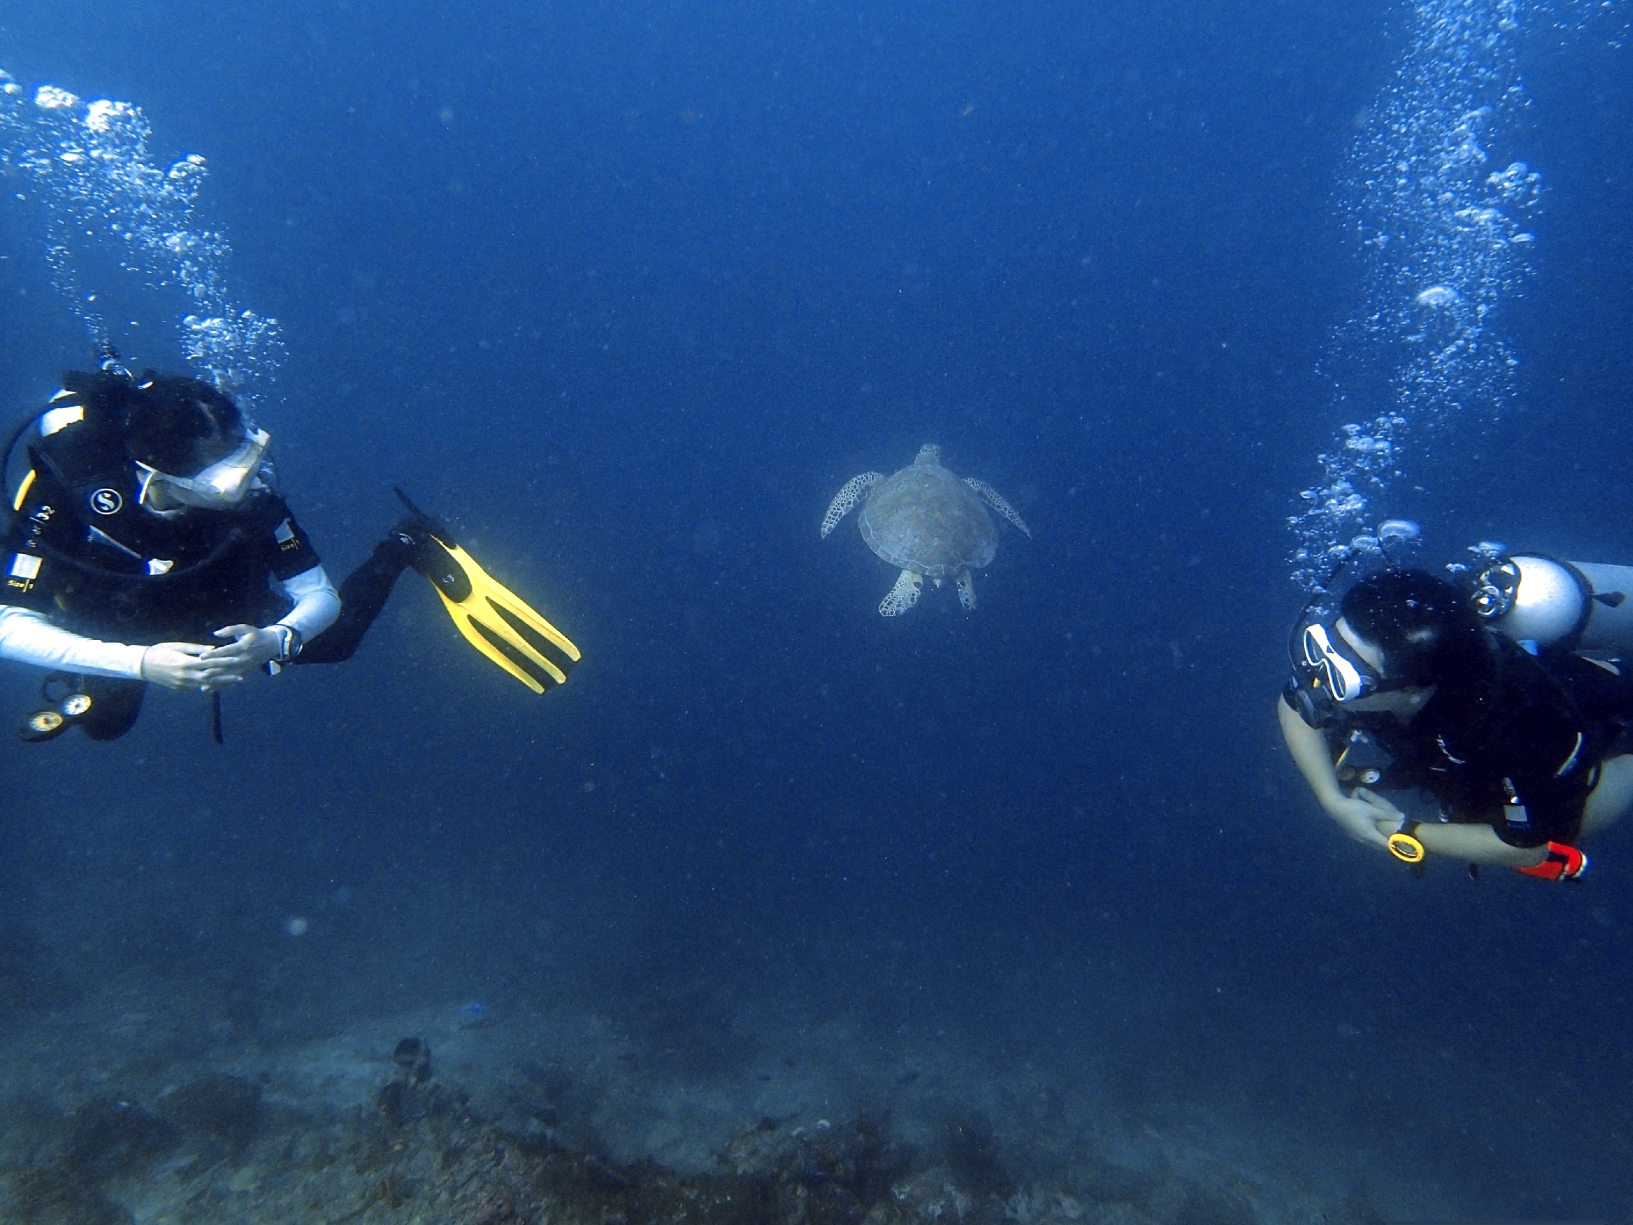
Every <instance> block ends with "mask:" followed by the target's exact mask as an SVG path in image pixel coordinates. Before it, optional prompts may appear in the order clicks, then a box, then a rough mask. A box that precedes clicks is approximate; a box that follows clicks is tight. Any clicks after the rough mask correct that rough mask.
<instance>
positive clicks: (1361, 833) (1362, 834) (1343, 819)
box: [1323, 787, 1405, 850]
mask: <svg viewBox="0 0 1633 1225" xmlns="http://www.w3.org/2000/svg"><path fill="white" fill-rule="evenodd" d="M1323 807H1324V808H1326V810H1327V815H1328V816H1330V817H1331V818H1332V819H1333V820H1334V821H1336V822H1338V825H1339V828H1341V829H1342V830H1343V831H1344V832H1345V833H1346V834H1348V835H1349V836H1350V837H1351V838H1354V839H1355V840H1356V841H1357V842H1365V843H1367V844H1368V845H1369V846H1376V847H1381V848H1382V849H1384V850H1388V849H1389V838H1388V836H1387V835H1386V834H1384V833H1383V832H1382V831H1381V830H1379V828H1378V825H1379V823H1380V822H1385V823H1392V824H1393V827H1394V829H1398V828H1400V822H1401V821H1402V820H1404V819H1405V818H1404V815H1403V814H1402V813H1401V810H1400V809H1398V808H1396V807H1395V806H1394V805H1393V804H1391V803H1390V802H1389V801H1388V800H1386V799H1384V798H1383V796H1381V795H1377V794H1375V793H1374V792H1371V791H1368V790H1367V789H1366V788H1365V787H1357V788H1356V789H1355V791H1354V792H1353V793H1352V794H1350V795H1347V796H1339V797H1338V798H1336V799H1333V800H1330V801H1328V802H1327V803H1326V804H1325V805H1323ZM1394 829H1392V830H1391V831H1390V832H1391V833H1392V832H1394Z"/></svg>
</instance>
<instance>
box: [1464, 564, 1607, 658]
mask: <svg viewBox="0 0 1633 1225" xmlns="http://www.w3.org/2000/svg"><path fill="white" fill-rule="evenodd" d="M1473 603H1474V609H1475V611H1476V612H1478V613H1479V614H1480V616H1481V617H1483V618H1485V620H1486V621H1487V623H1489V624H1490V625H1491V627H1492V628H1493V629H1495V630H1497V632H1498V633H1500V634H1502V635H1503V637H1505V638H1509V639H1512V640H1513V641H1515V642H1518V643H1520V644H1521V645H1522V646H1530V645H1531V644H1535V645H1536V646H1537V647H1556V648H1562V649H1564V650H1567V651H1575V652H1577V653H1578V654H1582V655H1601V656H1612V655H1626V654H1633V566H1605V565H1599V564H1597V563H1594V562H1580V561H1558V560H1556V559H1554V558H1552V557H1541V556H1539V555H1537V554H1534V553H1517V554H1513V555H1510V556H1504V557H1499V558H1496V559H1495V560H1494V561H1493V562H1492V563H1491V564H1490V565H1488V566H1487V567H1486V568H1485V569H1484V570H1482V571H1481V572H1480V574H1479V576H1478V577H1477V578H1476V579H1475V583H1474V596H1473Z"/></svg>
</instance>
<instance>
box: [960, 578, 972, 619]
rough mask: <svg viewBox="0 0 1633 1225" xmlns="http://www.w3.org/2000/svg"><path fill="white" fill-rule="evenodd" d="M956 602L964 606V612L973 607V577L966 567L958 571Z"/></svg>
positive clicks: (970, 610)
mask: <svg viewBox="0 0 1633 1225" xmlns="http://www.w3.org/2000/svg"><path fill="white" fill-rule="evenodd" d="M958 602H959V603H960V604H962V605H963V606H964V611H965V612H973V611H974V609H975V579H974V577H972V576H971V574H970V572H969V570H968V569H964V570H960V571H959V572H958Z"/></svg>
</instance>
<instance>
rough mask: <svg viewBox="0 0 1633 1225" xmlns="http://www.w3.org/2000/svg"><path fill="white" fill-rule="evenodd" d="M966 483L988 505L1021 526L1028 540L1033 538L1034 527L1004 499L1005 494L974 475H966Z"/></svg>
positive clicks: (1017, 525)
mask: <svg viewBox="0 0 1633 1225" xmlns="http://www.w3.org/2000/svg"><path fill="white" fill-rule="evenodd" d="M964 483H965V484H966V485H968V486H969V487H970V488H971V489H973V490H975V492H976V493H978V494H980V495H981V496H982V497H983V498H984V499H986V503H987V505H988V506H990V507H992V509H993V510H995V511H997V512H998V513H999V514H1000V515H1002V516H1003V517H1004V518H1006V519H1008V520H1009V521H1010V522H1011V523H1013V524H1014V525H1015V526H1016V527H1018V528H1020V529H1021V531H1022V532H1023V533H1024V534H1025V536H1026V538H1027V539H1028V540H1031V539H1032V529H1031V528H1029V527H1027V526H1026V524H1025V523H1024V522H1022V521H1021V516H1020V513H1019V512H1018V511H1016V509H1015V508H1014V507H1013V506H1011V505H1010V504H1009V503H1008V502H1006V501H1004V495H1003V494H1001V493H999V492H998V491H997V490H996V489H994V488H993V487H992V486H991V485H989V484H987V483H986V482H985V481H978V480H976V479H975V478H974V477H973V476H966V477H965V478H964Z"/></svg>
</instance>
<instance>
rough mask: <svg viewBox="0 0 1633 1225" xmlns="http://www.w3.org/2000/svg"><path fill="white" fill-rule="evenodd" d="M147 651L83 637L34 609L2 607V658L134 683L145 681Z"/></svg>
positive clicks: (0, 606)
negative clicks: (143, 658)
mask: <svg viewBox="0 0 1633 1225" xmlns="http://www.w3.org/2000/svg"><path fill="white" fill-rule="evenodd" d="M146 652H147V648H146V647H140V646H136V647H133V646H126V645H125V644H124V643H122V642H102V641H100V640H99V639H96V638H82V637H80V636H79V635H78V634H73V633H70V632H69V631H67V630H65V629H63V628H62V626H60V625H53V624H52V623H51V621H50V619H49V618H47V617H46V616H45V614H44V613H37V612H35V611H34V610H33V609H31V608H18V607H16V606H15V605H11V604H7V605H0V659H15V660H16V661H17V662H18V663H23V664H32V665H33V666H34V667H36V668H50V669H52V670H54V671H63V672H88V673H90V674H91V675H93V676H119V677H124V678H126V679H127V680H133V681H135V680H141V679H142V656H143V655H144V654H145V653H146Z"/></svg>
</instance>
